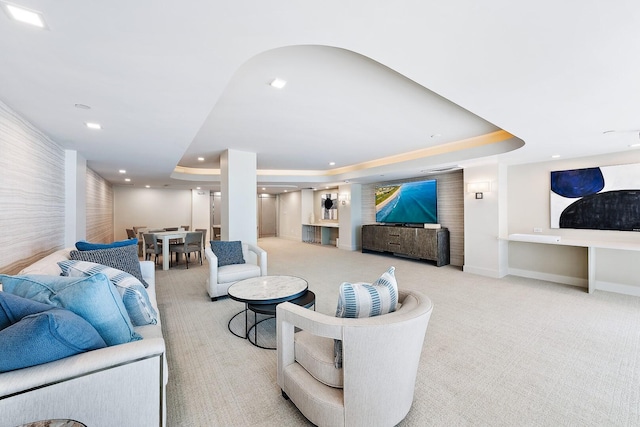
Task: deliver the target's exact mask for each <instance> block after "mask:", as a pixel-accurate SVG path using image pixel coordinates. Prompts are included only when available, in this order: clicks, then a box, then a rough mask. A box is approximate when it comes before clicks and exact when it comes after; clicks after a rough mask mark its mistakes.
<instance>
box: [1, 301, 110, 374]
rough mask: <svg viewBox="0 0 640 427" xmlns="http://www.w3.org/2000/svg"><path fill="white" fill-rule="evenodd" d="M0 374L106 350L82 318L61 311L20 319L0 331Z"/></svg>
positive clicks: (102, 342) (94, 331)
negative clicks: (91, 351) (101, 349)
mask: <svg viewBox="0 0 640 427" xmlns="http://www.w3.org/2000/svg"><path fill="white" fill-rule="evenodd" d="M0 343H2V345H0V372H6V371H12V370H14V369H21V368H26V367H29V366H34V365H40V364H42V363H47V362H51V361H54V360H58V359H62V358H64V357H69V356H73V355H74V354H78V353H83V352H85V351H89V350H96V349H98V348H103V347H106V344H105V342H104V340H103V339H102V338H101V337H100V335H99V334H98V332H97V331H96V330H95V329H94V328H93V326H91V325H90V324H89V323H88V322H87V321H86V320H84V319H83V318H82V317H80V316H78V315H76V314H74V313H72V312H71V311H68V310H64V309H61V308H55V307H54V308H51V309H49V310H47V311H43V312H41V313H36V314H30V315H28V316H25V317H23V318H22V319H21V320H20V321H18V322H16V323H14V324H13V325H11V326H9V327H8V328H5V329H3V330H1V331H0Z"/></svg>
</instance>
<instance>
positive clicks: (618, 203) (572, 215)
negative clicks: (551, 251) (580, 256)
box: [560, 190, 640, 231]
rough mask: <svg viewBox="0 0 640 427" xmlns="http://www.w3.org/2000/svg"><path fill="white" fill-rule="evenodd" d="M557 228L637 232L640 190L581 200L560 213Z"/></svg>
mask: <svg viewBox="0 0 640 427" xmlns="http://www.w3.org/2000/svg"><path fill="white" fill-rule="evenodd" d="M560 228H583V229H597V230H622V231H640V190H617V191H605V192H603V193H598V194H592V195H589V196H586V197H583V198H582V199H580V200H577V201H575V202H574V203H572V204H571V205H569V206H568V207H567V208H566V209H565V210H564V211H563V212H562V214H561V215H560Z"/></svg>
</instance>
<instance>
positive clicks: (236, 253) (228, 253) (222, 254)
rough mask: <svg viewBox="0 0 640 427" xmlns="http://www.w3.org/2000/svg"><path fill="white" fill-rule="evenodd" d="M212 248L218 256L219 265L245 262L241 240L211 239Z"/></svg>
mask: <svg viewBox="0 0 640 427" xmlns="http://www.w3.org/2000/svg"><path fill="white" fill-rule="evenodd" d="M211 250H212V251H213V253H214V254H215V256H216V257H217V258H218V267H222V266H225V265H230V264H244V257H243V256H242V242H240V240H234V241H231V242H226V241H222V240H211Z"/></svg>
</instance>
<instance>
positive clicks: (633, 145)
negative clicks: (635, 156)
mask: <svg viewBox="0 0 640 427" xmlns="http://www.w3.org/2000/svg"><path fill="white" fill-rule="evenodd" d="M638 147H640V143H638V144H629V148H638Z"/></svg>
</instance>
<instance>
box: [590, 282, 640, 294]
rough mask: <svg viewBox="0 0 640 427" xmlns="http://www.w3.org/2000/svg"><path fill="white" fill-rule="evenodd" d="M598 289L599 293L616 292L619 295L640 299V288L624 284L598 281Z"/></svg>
mask: <svg viewBox="0 0 640 427" xmlns="http://www.w3.org/2000/svg"><path fill="white" fill-rule="evenodd" d="M596 289H597V290H599V291H607V292H615V293H617V294H624V295H631V296H634V297H640V286H634V285H626V284H624V283H612V282H602V281H598V280H597V281H596Z"/></svg>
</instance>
